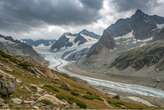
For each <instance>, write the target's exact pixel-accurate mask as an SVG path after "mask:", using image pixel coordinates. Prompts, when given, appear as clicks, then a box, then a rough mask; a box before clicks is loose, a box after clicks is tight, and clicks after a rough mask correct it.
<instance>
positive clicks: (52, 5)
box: [0, 0, 164, 38]
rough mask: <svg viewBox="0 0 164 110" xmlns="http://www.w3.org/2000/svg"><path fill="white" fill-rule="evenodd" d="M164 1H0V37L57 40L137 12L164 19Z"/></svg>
mask: <svg viewBox="0 0 164 110" xmlns="http://www.w3.org/2000/svg"><path fill="white" fill-rule="evenodd" d="M163 7H164V3H163V0H0V33H1V34H6V35H12V36H15V37H18V38H23V37H29V38H54V37H58V36H60V35H61V34H62V33H63V32H67V31H71V32H76V31H80V30H82V29H83V28H86V29H88V30H91V31H93V32H96V33H99V34H101V32H102V31H103V29H104V28H106V27H107V26H109V25H110V24H111V23H113V22H115V20H117V19H118V18H120V17H127V16H129V15H130V14H132V13H133V12H134V10H136V9H142V10H143V11H145V12H147V13H150V14H158V15H161V16H164V13H163V10H162V9H163Z"/></svg>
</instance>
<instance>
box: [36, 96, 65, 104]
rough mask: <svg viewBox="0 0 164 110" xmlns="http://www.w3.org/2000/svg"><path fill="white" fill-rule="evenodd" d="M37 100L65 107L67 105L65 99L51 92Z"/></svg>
mask: <svg viewBox="0 0 164 110" xmlns="http://www.w3.org/2000/svg"><path fill="white" fill-rule="evenodd" d="M37 102H47V103H49V104H52V105H53V106H54V107H64V106H65V105H66V103H64V102H63V101H61V100H59V99H58V98H56V97H55V96H53V95H49V94H45V95H44V96H41V97H40V98H38V100H37Z"/></svg>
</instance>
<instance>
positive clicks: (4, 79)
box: [0, 74, 16, 96]
mask: <svg viewBox="0 0 164 110" xmlns="http://www.w3.org/2000/svg"><path fill="white" fill-rule="evenodd" d="M15 89H16V80H15V79H14V78H11V77H9V76H6V75H2V74H0V95H2V96H9V95H10V94H12V93H13V92H14V91H15Z"/></svg>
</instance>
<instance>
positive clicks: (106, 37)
mask: <svg viewBox="0 0 164 110" xmlns="http://www.w3.org/2000/svg"><path fill="white" fill-rule="evenodd" d="M114 46H115V41H114V39H113V38H112V37H111V34H110V31H108V30H105V31H104V33H103V35H102V37H101V39H100V40H99V42H98V43H96V44H95V45H93V46H92V47H91V49H90V50H89V52H88V55H87V57H89V56H91V55H93V54H94V55H95V54H98V53H99V51H101V50H102V48H104V47H105V48H107V49H113V48H114Z"/></svg>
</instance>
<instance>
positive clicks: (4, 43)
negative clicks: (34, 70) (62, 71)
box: [0, 35, 45, 62]
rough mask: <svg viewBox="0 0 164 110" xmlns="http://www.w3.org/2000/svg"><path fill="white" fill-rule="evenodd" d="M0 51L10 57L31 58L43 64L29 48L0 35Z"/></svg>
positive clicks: (42, 60)
mask: <svg viewBox="0 0 164 110" xmlns="http://www.w3.org/2000/svg"><path fill="white" fill-rule="evenodd" d="M0 50H2V51H4V52H7V53H9V54H11V55H18V56H27V57H31V58H32V59H33V60H35V61H37V62H45V61H44V59H43V58H42V57H41V56H40V55H39V54H38V53H37V52H36V51H35V50H34V49H33V48H32V47H31V46H29V45H27V44H25V43H22V42H20V41H18V40H14V39H13V38H12V37H7V36H3V35H0Z"/></svg>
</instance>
